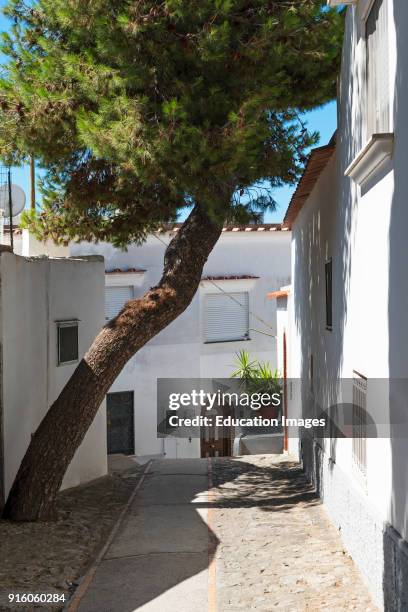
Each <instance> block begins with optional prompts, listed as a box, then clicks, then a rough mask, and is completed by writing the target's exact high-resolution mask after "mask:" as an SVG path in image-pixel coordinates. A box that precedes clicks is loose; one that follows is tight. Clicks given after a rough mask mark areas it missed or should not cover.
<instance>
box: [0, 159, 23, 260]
mask: <svg viewBox="0 0 408 612" xmlns="http://www.w3.org/2000/svg"><path fill="white" fill-rule="evenodd" d="M25 202H26V196H25V193H24V191H23V189H21V187H19V186H18V185H13V184H12V183H11V169H10V168H5V167H4V166H3V167H0V239H1V242H2V241H3V236H4V221H5V219H8V221H9V225H10V245H11V250H13V246H14V244H13V242H14V240H13V239H14V236H13V217H16V216H17V215H19V214H20V213H21V212H22V210H23V209H24V207H25Z"/></svg>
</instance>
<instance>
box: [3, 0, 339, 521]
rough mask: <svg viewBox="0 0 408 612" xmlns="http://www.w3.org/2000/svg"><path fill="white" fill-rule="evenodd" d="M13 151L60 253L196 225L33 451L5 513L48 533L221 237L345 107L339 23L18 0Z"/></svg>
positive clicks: (223, 9)
mask: <svg viewBox="0 0 408 612" xmlns="http://www.w3.org/2000/svg"><path fill="white" fill-rule="evenodd" d="M5 11H6V14H7V15H8V16H9V17H10V18H11V19H12V21H13V27H12V30H11V33H9V34H7V35H4V37H3V38H4V40H3V52H4V53H5V54H6V55H7V56H8V58H9V61H8V64H7V66H6V68H5V72H4V76H3V78H2V79H1V80H0V153H1V154H2V156H3V158H7V159H8V160H9V161H10V160H11V161H13V162H14V163H22V162H24V161H25V160H26V159H27V158H28V157H29V156H31V155H33V156H35V158H36V160H37V161H38V163H39V165H40V166H41V167H42V168H44V169H45V171H46V175H45V178H44V180H43V183H42V186H41V188H42V192H43V200H42V201H43V204H42V210H41V211H40V212H37V213H35V212H33V211H31V212H30V213H29V214H26V216H25V221H24V222H25V224H26V226H27V227H29V228H30V230H31V231H32V232H34V233H35V234H36V235H37V236H38V237H39V238H41V239H45V238H52V239H53V240H54V241H55V242H57V243H66V242H68V241H70V240H90V241H92V240H105V241H109V242H112V243H113V244H115V245H116V246H124V245H126V244H129V243H130V242H142V241H143V240H144V239H145V237H146V235H147V234H148V233H149V232H151V231H154V229H155V228H156V227H157V226H158V225H159V224H162V223H163V222H168V221H171V220H174V219H175V218H177V215H178V214H179V213H180V211H182V210H183V209H185V210H188V211H191V212H190V213H189V216H188V217H187V220H186V221H185V222H184V224H183V226H182V228H181V229H180V231H179V232H178V233H177V235H176V237H175V238H174V239H173V240H172V242H171V243H170V245H169V247H168V249H167V251H166V255H165V264H164V270H163V276H162V278H161V280H160V282H159V283H158V285H157V286H156V287H153V288H152V289H150V290H149V291H148V292H147V293H146V294H145V296H143V297H142V298H140V299H136V300H131V301H130V302H128V303H127V304H126V305H125V307H124V309H123V310H122V312H121V313H120V314H119V315H118V316H117V317H116V318H115V319H113V320H112V321H110V322H109V323H108V324H107V326H106V327H104V329H103V330H102V331H101V332H100V334H99V335H98V336H97V338H96V339H95V341H94V343H93V344H92V346H91V348H90V349H89V351H88V352H87V354H86V355H85V357H84V359H83V360H82V361H81V362H80V364H79V365H78V367H77V369H76V371H75V373H74V374H73V376H72V378H71V380H70V381H69V382H68V383H67V385H66V386H65V388H64V389H63V390H62V392H61V394H60V396H59V398H58V399H57V400H56V402H55V403H54V404H53V405H52V406H51V408H50V409H49V411H48V413H47V415H46V416H45V418H44V419H43V421H42V423H41V424H40V426H39V428H38V430H37V432H36V433H35V435H34V436H33V438H32V441H31V444H30V446H29V449H28V451H27V453H26V456H25V457H24V459H23V462H22V464H21V467H20V470H19V472H18V474H17V477H16V480H15V482H14V485H13V487H12V489H11V492H10V495H9V498H8V501H7V504H6V507H5V510H4V515H5V516H7V517H9V518H12V519H15V520H33V519H44V518H48V517H49V516H50V515H51V514H52V510H53V503H54V500H55V496H56V493H57V491H58V489H59V487H60V485H61V481H62V478H63V476H64V473H65V471H66V469H67V466H68V464H69V462H70V460H71V459H72V457H73V455H74V452H75V450H76V449H77V448H78V446H79V444H80V443H81V441H82V439H83V437H84V435H85V433H86V431H87V429H88V427H89V426H90V424H91V422H92V420H93V418H94V416H95V414H96V412H97V410H98V407H99V405H100V403H101V401H102V400H103V397H104V395H105V394H106V392H107V391H108V389H109V388H110V386H111V385H112V383H113V381H114V380H115V378H116V377H117V376H118V374H119V373H120V371H121V369H122V368H123V366H124V365H125V363H126V362H127V361H128V360H129V359H130V358H131V357H132V356H133V355H134V354H135V352H136V351H137V350H138V349H139V348H141V347H142V346H143V345H144V344H145V343H146V342H147V341H148V340H150V339H151V338H152V337H153V336H154V335H155V334H157V333H158V332H159V331H160V330H161V329H163V328H164V327H166V326H167V325H168V324H169V323H170V322H171V321H172V320H174V319H175V318H176V317H177V316H178V315H179V314H180V313H182V312H183V311H184V310H185V308H186V307H187V306H188V304H189V303H190V301H191V300H192V298H193V296H194V294H195V292H196V290H197V287H198V284H199V282H200V278H201V273H202V268H203V265H204V263H205V261H206V259H207V257H208V255H209V253H210V252H211V250H212V248H213V246H214V244H215V243H216V241H217V239H218V237H219V235H220V232H221V228H222V225H223V223H224V222H225V221H226V220H229V219H234V220H235V221H237V222H242V223H243V222H246V221H248V220H249V219H251V218H254V217H255V218H256V216H257V215H258V214H259V213H262V212H263V211H264V210H266V209H268V208H270V207H273V205H274V202H273V199H272V197H271V195H270V191H265V190H264V188H263V187H262V185H264V184H265V181H266V182H268V183H269V184H270V185H271V188H273V187H275V186H279V185H281V184H283V183H293V182H294V181H295V180H296V178H297V177H298V175H299V172H300V170H301V168H302V164H303V162H304V152H305V150H306V149H307V148H308V147H309V146H310V145H312V144H313V143H315V142H316V139H317V135H316V134H314V133H309V132H308V131H307V129H306V128H305V126H304V124H303V123H302V120H301V115H302V113H303V112H304V111H306V110H308V109H311V108H314V107H317V106H319V105H322V104H323V103H325V102H326V101H328V100H329V99H331V98H333V97H334V93H335V83H336V76H337V69H338V61H339V55H340V53H339V50H340V45H341V39H342V16H341V15H340V14H339V13H338V12H335V11H331V10H328V9H327V8H326V7H325V2H324V1H323V0H296V1H295V0H37V1H34V2H31V3H29V4H27V2H26V1H25V0H9V3H8V6H7V8H6V10H5Z"/></svg>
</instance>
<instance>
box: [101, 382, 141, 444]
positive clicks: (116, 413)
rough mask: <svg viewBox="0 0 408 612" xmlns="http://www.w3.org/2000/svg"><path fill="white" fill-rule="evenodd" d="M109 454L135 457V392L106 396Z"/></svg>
mask: <svg viewBox="0 0 408 612" xmlns="http://www.w3.org/2000/svg"><path fill="white" fill-rule="evenodd" d="M106 415H107V430H108V454H109V455H111V454H114V453H123V454H124V455H134V453H135V431H134V401H133V391H121V392H119V393H108V395H107V396H106Z"/></svg>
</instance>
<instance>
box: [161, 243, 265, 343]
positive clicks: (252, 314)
mask: <svg viewBox="0 0 408 612" xmlns="http://www.w3.org/2000/svg"><path fill="white" fill-rule="evenodd" d="M153 236H154V237H155V238H157V240H158V241H159V242H161V243H162V244H164V246H165V247H166V248H167V247H168V246H169V245H168V244H167V243H166V242H165V241H164V240H162V239H161V238H160V237H159V236H158V235H157V234H155V233H153ZM205 280H206V282H207V283H211V284H212V285H214V287H216V288H217V289H218V290H219V291H221V293H223V294H224V295H226V296H227V297H229V298H230V300H232V301H233V302H236V303H237V304H238V305H239V306H240V307H241V308H245V306H244V305H243V304H241V302H240V301H239V300H236V299H235V298H234V297H233V296H232V295H231V294H230V293H228V292H227V291H224V289H223V288H222V287H220V286H219V285H217V283H215V282H214V281H213V280H212V279H208V278H207V279H205ZM248 312H249V314H250V315H251V316H252V317H254V319H257V320H258V321H260V323H262V324H263V325H265V327H267V328H269V329H271V330H272V331H274V330H273V327H272V326H271V325H270V324H269V323H267V322H266V321H264V319H262V317H260V316H259V315H257V314H256V313H255V312H253V311H252V310H250V309H249V308H248ZM249 331H254V332H256V333H258V334H263V335H265V336H269V337H270V338H276V337H277V336H276V334H267V333H266V332H263V331H261V330H259V329H254V328H250V330H249Z"/></svg>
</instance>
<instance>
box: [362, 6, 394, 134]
mask: <svg viewBox="0 0 408 612" xmlns="http://www.w3.org/2000/svg"><path fill="white" fill-rule="evenodd" d="M366 38H367V130H368V138H370V137H371V136H372V135H373V134H375V133H384V132H388V131H389V122H390V108H389V106H390V101H389V71H388V54H389V49H388V18H387V2H386V0H375V2H374V4H373V6H372V8H371V11H370V14H369V16H368V18H367V23H366Z"/></svg>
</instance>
